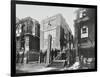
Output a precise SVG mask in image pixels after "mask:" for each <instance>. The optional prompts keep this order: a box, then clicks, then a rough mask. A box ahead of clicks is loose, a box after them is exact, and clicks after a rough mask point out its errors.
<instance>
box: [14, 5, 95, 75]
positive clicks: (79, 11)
mask: <svg viewBox="0 0 100 77" xmlns="http://www.w3.org/2000/svg"><path fill="white" fill-rule="evenodd" d="M66 5H67V4H66ZM15 18H16V23H15V24H16V26H15V29H16V30H15V41H16V44H15V45H16V51H15V54H16V58H15V62H16V63H15V64H16V65H15V67H16V73H18V74H19V73H35V72H52V71H56V72H57V71H66V72H67V71H70V70H72V71H74V70H86V69H87V70H88V69H95V68H96V52H97V51H96V47H95V44H96V39H95V38H96V35H95V34H96V31H95V30H96V26H97V25H96V9H95V8H88V7H70V6H66V7H62V6H49V5H48V6H47V5H46V6H44V5H34V4H33V5H28V4H16V17H15Z"/></svg>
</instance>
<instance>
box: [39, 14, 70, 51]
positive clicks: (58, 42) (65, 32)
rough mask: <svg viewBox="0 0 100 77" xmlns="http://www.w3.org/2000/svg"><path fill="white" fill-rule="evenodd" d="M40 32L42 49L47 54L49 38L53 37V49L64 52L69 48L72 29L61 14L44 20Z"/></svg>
mask: <svg viewBox="0 0 100 77" xmlns="http://www.w3.org/2000/svg"><path fill="white" fill-rule="evenodd" d="M41 26H42V28H41V32H40V35H41V36H40V49H41V50H43V51H44V52H45V50H47V48H48V36H49V35H51V36H52V43H51V49H53V50H55V49H57V50H63V48H69V40H70V39H69V37H70V36H72V32H71V29H70V28H69V25H68V24H67V23H66V21H65V19H64V18H63V16H62V15H61V14H56V15H54V16H52V17H48V18H47V19H44V20H42V22H41Z"/></svg>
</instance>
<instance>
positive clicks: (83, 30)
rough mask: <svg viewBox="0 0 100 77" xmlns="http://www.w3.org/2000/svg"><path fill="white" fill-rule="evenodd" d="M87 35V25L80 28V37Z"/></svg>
mask: <svg viewBox="0 0 100 77" xmlns="http://www.w3.org/2000/svg"><path fill="white" fill-rule="evenodd" d="M85 37H88V27H87V26H83V27H82V28H81V38H85Z"/></svg>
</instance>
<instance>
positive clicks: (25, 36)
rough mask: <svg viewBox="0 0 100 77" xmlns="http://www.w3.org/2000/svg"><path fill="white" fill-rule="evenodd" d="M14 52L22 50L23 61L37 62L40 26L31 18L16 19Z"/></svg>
mask: <svg viewBox="0 0 100 77" xmlns="http://www.w3.org/2000/svg"><path fill="white" fill-rule="evenodd" d="M16 20H17V22H16V47H17V48H16V50H17V51H18V52H21V50H22V49H24V59H26V60H27V61H28V62H31V61H38V59H39V50H40V25H39V22H38V21H37V20H35V19H32V18H31V17H26V18H24V19H21V20H18V18H17V19H16Z"/></svg>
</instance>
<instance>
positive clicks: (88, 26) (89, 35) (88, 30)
mask: <svg viewBox="0 0 100 77" xmlns="http://www.w3.org/2000/svg"><path fill="white" fill-rule="evenodd" d="M76 14H77V18H76V20H75V41H76V43H75V44H76V51H77V56H83V57H86V58H94V57H95V26H96V25H95V23H96V21H95V20H96V17H95V9H90V8H81V9H78V10H77V11H76Z"/></svg>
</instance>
